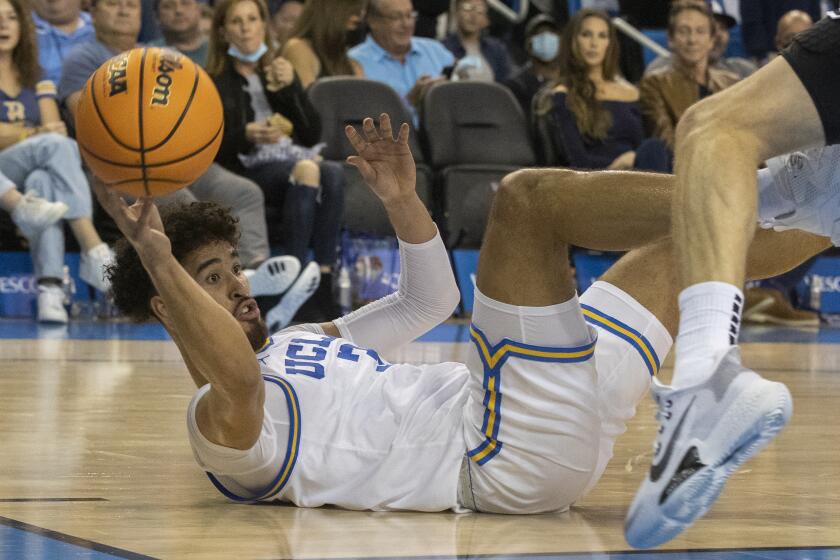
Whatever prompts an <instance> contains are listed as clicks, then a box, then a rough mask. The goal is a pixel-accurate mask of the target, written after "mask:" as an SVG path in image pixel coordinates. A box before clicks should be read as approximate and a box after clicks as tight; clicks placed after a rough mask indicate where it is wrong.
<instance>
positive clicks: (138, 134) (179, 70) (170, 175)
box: [76, 48, 224, 196]
mask: <svg viewBox="0 0 840 560" xmlns="http://www.w3.org/2000/svg"><path fill="white" fill-rule="evenodd" d="M223 129H224V120H223V117H222V101H221V99H220V98H219V92H218V91H216V86H215V85H214V84H213V81H212V80H211V79H210V77H209V76H208V75H207V73H206V72H205V71H204V70H203V69H202V68H200V67H198V66H197V65H196V64H194V63H193V62H192V61H191V60H190V59H189V58H188V57H186V56H184V55H182V54H180V53H178V52H176V51H173V50H169V49H158V48H138V49H132V50H130V51H127V52H124V53H122V54H119V55H117V56H115V57H114V58H112V59H110V60H109V61H107V62H106V63H105V64H103V65H102V66H100V67H99V69H98V70H97V71H96V72H94V73H93V76H91V77H90V79H89V80H88V81H87V83H86V84H85V87H84V89H83V90H82V94H81V99H80V100H79V105H78V110H77V111H76V141H77V142H78V144H79V149H80V151H81V153H82V156H83V157H84V159H85V162H87V164H88V166H89V167H90V169H91V171H93V173H94V174H95V175H96V176H97V177H99V178H100V179H101V180H102V181H103V182H105V184H107V185H109V186H111V187H113V188H115V189H117V190H119V191H120V192H123V193H125V194H129V195H132V196H143V195H151V196H162V195H165V194H168V193H171V192H173V191H176V190H178V189H180V188H181V187H185V186H187V185H189V184H190V183H192V182H193V181H195V179H197V178H198V177H199V175H201V174H202V173H204V171H205V170H206V169H207V167H208V166H209V165H210V164H211V163H212V162H213V158H215V157H216V152H217V151H218V150H219V145H220V144H221V142H222V132H223Z"/></svg>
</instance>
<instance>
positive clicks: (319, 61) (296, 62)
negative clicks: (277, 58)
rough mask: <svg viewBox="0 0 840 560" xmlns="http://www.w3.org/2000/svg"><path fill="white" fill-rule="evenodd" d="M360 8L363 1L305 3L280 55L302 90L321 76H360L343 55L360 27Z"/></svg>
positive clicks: (309, 0) (312, 0) (358, 69)
mask: <svg viewBox="0 0 840 560" xmlns="http://www.w3.org/2000/svg"><path fill="white" fill-rule="evenodd" d="M364 9H365V2H364V0H307V2H306V6H305V7H304V9H303V14H301V16H300V19H298V21H297V24H296V25H295V28H294V30H293V31H292V36H291V38H290V39H289V40H288V41H287V42H286V44H285V45H284V46H283V49H282V51H281V52H280V54H281V55H282V56H283V58H285V59H286V60H288V61H289V62H291V63H292V67H293V68H294V69H295V74H297V77H298V79H299V80H300V84H301V85H302V86H303V87H304V88H307V87H309V85H310V84H311V83H312V82H314V81H315V80H317V79H318V78H320V77H322V76H361V75H362V67H361V66H360V65H359V63H358V62H356V61H355V60H353V59H351V58H350V57H348V56H347V44H348V42H349V37H352V36H353V34H354V32H355V31H356V30H358V29H360V28H361V25H362V21H363V19H364V15H365V14H364ZM324 14H330V17H327V18H325V17H324Z"/></svg>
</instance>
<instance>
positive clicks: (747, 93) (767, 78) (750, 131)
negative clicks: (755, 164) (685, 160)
mask: <svg viewBox="0 0 840 560" xmlns="http://www.w3.org/2000/svg"><path fill="white" fill-rule="evenodd" d="M712 141H714V142H716V143H717V144H718V146H720V145H722V142H723V141H729V142H730V143H731V148H732V149H739V148H741V149H743V150H748V149H749V150H750V151H751V152H752V151H754V155H755V157H756V159H757V160H758V161H763V160H765V159H768V158H770V157H773V156H776V155H780V154H783V153H787V152H791V151H794V150H798V149H802V148H805V147H809V146H815V145H819V144H822V143H824V142H825V136H824V134H823V127H822V123H821V120H820V115H819V113H818V112H817V109H816V107H815V105H814V102H813V100H812V99H811V96H810V94H809V92H808V90H807V89H806V88H805V86H804V85H803V84H802V82H801V81H800V79H799V77H798V76H797V74H796V72H794V70H793V68H792V67H791V66H790V64H789V63H788V62H787V61H786V60H785V59H784V58H783V57H781V56H780V57H776V58H775V59H773V61H771V62H770V63H769V64H768V65H767V66H764V67H763V68H761V69H760V70H759V71H758V72H756V73H755V74H753V75H751V76H750V77H749V78H747V79H745V80H743V81H741V82H738V83H737V84H735V85H734V86H732V87H730V88H728V89H726V90H724V91H722V92H719V93H717V94H715V95H713V96H711V97H708V98H706V99H704V100H703V101H701V102H700V103H698V104H696V105H694V106H693V107H692V108H691V109H689V111H687V112H686V114H685V115H684V116H683V118H682V120H681V121H680V124H679V125H678V129H677V155H676V159H677V161H679V160H680V156H681V154H682V152H683V149H684V148H686V147H687V146H693V147H697V146H698V145H700V146H702V145H708V144H707V143H708V142H712Z"/></svg>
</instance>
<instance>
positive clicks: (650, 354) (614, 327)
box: [580, 303, 660, 376]
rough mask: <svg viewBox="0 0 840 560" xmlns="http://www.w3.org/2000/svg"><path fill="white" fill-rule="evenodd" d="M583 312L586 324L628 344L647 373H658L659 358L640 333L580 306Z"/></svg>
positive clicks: (589, 308) (611, 318)
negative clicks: (639, 357)
mask: <svg viewBox="0 0 840 560" xmlns="http://www.w3.org/2000/svg"><path fill="white" fill-rule="evenodd" d="M580 307H581V309H582V311H583V318H584V319H586V322H587V323H591V324H593V325H595V326H598V327H600V328H602V329H604V330H605V331H607V332H610V333H612V334H614V335H616V336H617V337H619V338H621V339H623V340H625V341H626V342H628V343H630V345H631V346H632V347H633V348H635V349H636V352H638V353H639V356H641V357H642V361H643V362H644V363H645V366H647V369H648V372H649V373H650V375H651V376H655V375H656V374H657V373H659V367H660V363H659V356H657V355H656V350H654V349H653V344H651V343H650V341H649V340H648V339H647V337H645V336H644V335H643V334H642V333H640V332H639V331H637V330H636V329H634V328H633V327H631V326H630V325H628V324H626V323H622V322H621V321H619V320H618V319H616V318H615V317H611V316H609V315H607V314H606V313H604V312H603V311H600V310H599V309H596V308H594V307H592V306H589V305H585V304H583V303H581V304H580Z"/></svg>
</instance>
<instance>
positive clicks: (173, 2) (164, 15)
mask: <svg viewBox="0 0 840 560" xmlns="http://www.w3.org/2000/svg"><path fill="white" fill-rule="evenodd" d="M158 19H159V20H160V27H161V29H162V30H163V31H167V32H170V33H184V32H188V31H196V30H197V29H198V25H199V22H200V21H201V5H200V4H199V3H198V2H197V1H196V0H160V4H159V5H158Z"/></svg>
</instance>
